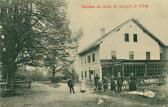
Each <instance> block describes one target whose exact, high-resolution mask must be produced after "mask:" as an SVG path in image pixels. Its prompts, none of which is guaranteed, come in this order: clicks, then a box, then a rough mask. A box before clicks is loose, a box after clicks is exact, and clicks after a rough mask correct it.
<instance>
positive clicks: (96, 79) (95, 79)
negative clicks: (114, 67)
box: [94, 74, 99, 90]
mask: <svg viewBox="0 0 168 107" xmlns="http://www.w3.org/2000/svg"><path fill="white" fill-rule="evenodd" d="M98 81H99V76H98V74H96V76H95V77H94V85H95V89H96V90H97V85H98Z"/></svg>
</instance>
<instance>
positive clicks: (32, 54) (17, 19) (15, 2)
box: [0, 0, 71, 89]
mask: <svg viewBox="0 0 168 107" xmlns="http://www.w3.org/2000/svg"><path fill="white" fill-rule="evenodd" d="M65 9H66V5H65V3H64V1H63V0H1V1H0V15H1V16H0V26H1V27H2V28H1V39H0V42H1V44H0V47H1V49H0V54H1V57H0V58H1V59H0V60H2V63H3V68H4V74H3V76H4V78H7V80H8V82H7V83H8V85H7V88H10V89H12V88H13V85H12V81H13V79H14V75H15V71H16V70H17V69H18V67H20V66H23V65H29V66H49V67H50V68H51V69H53V68H55V66H56V65H57V63H58V62H59V61H64V60H66V57H67V56H68V53H67V52H66V50H67V48H68V47H67V45H66V44H67V43H68V39H69V37H70V34H71V33H70V31H69V28H68V21H67V19H66V12H65Z"/></svg>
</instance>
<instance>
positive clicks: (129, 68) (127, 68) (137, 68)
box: [124, 64, 145, 77]
mask: <svg viewBox="0 0 168 107" xmlns="http://www.w3.org/2000/svg"><path fill="white" fill-rule="evenodd" d="M144 72H145V64H128V65H124V77H129V76H130V75H131V73H133V74H134V76H144Z"/></svg>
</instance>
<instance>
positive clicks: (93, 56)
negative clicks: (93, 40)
mask: <svg viewBox="0 0 168 107" xmlns="http://www.w3.org/2000/svg"><path fill="white" fill-rule="evenodd" d="M92 62H95V53H93V54H92Z"/></svg>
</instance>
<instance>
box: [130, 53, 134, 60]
mask: <svg viewBox="0 0 168 107" xmlns="http://www.w3.org/2000/svg"><path fill="white" fill-rule="evenodd" d="M129 59H131V60H133V59H134V51H130V52H129Z"/></svg>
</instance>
